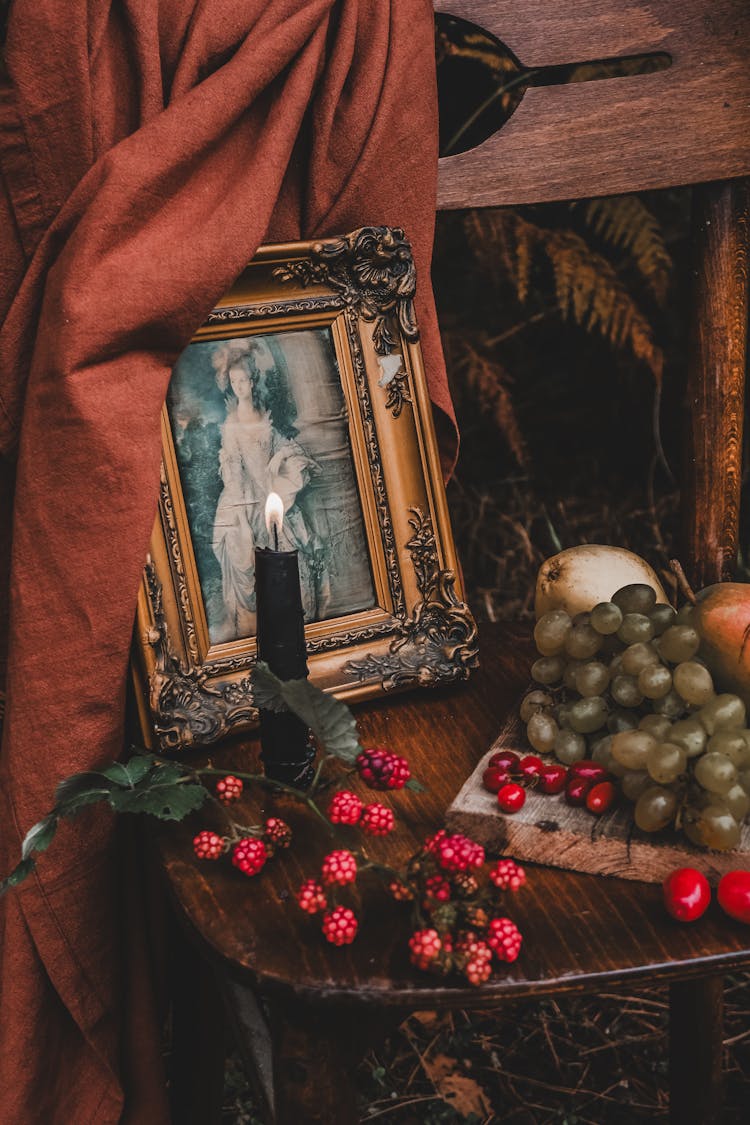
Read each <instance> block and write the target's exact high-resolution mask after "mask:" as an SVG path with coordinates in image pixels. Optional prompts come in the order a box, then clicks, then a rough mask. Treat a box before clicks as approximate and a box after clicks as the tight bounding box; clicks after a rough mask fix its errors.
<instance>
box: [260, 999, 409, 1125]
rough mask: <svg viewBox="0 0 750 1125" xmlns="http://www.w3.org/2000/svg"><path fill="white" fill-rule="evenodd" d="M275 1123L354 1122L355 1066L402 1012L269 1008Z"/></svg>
mask: <svg viewBox="0 0 750 1125" xmlns="http://www.w3.org/2000/svg"><path fill="white" fill-rule="evenodd" d="M268 1007H269V1022H270V1026H271V1035H272V1040H273V1078H274V1102H275V1108H276V1116H275V1125H301V1123H302V1122H304V1123H305V1125H357V1122H358V1121H359V1113H358V1110H357V1098H356V1086H355V1082H354V1078H355V1070H356V1067H357V1066H358V1064H359V1063H360V1062H361V1061H362V1059H363V1058H364V1055H365V1053H366V1051H367V1049H368V1048H369V1047H371V1046H373V1045H376V1044H377V1043H378V1042H379V1041H380V1040H382V1039H384V1038H385V1037H386V1036H387V1035H388V1034H389V1033H390V1032H391V1031H395V1029H396V1028H397V1027H398V1024H399V1023H400V1022H401V1020H402V1019H403V1013H400V1014H399V1013H388V1012H383V1011H382V1010H381V1011H380V1012H374V1013H368V1014H367V1015H366V1016H365V1014H364V1013H363V1012H361V1011H357V1012H353V1011H348V1010H346V1009H343V1010H340V1011H338V1010H335V1009H334V1010H331V1009H328V1008H325V1009H324V1008H320V1007H315V1008H312V1007H308V1006H302V1005H299V1004H279V1003H278V1002H273V1003H271V1004H270V1005H269V1006H268Z"/></svg>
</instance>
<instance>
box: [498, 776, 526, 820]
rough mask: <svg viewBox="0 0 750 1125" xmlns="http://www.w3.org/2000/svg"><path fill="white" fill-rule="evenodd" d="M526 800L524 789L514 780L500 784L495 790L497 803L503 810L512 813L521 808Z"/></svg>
mask: <svg viewBox="0 0 750 1125" xmlns="http://www.w3.org/2000/svg"><path fill="white" fill-rule="evenodd" d="M525 802H526V790H525V789H523V788H522V787H521V786H520V785H516V783H515V782H514V781H511V782H509V783H508V784H507V785H502V786H501V787H500V789H498V791H497V803H498V805H499V806H500V808H501V809H502V810H503V812H506V813H514V812H518V810H519V809H522V808H523V806H524V804H525Z"/></svg>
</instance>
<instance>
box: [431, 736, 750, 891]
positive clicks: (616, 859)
mask: <svg viewBox="0 0 750 1125" xmlns="http://www.w3.org/2000/svg"><path fill="white" fill-rule="evenodd" d="M501 749H502V750H515V751H516V753H518V754H521V755H523V754H530V753H533V751H532V750H531V748H530V747H529V745H528V743H527V741H526V735H525V732H524V730H523V724H522V723H521V720H520V719H519V718H518V717H514V718H512V719H511V720H510V721H509V722H508V724H507V725H506V727H505V728H504V729H503V731H502V732H501V733H500V735H499V737H498V738H497V740H496V742H495V743H494V744H493V745H492V746H491V747H490V749H489V750H488V751H487V753H486V754H485V756H484V757H483V758H482V760H481V762H480V763H479V765H478V766H477V768H476V769H475V770H474V773H473V774H472V775H471V777H469V779H468V781H467V782H466V784H465V785H464V786H463V788H462V789H461V791H460V793H459V794H458V796H457V797H456V799H455V800H454V801H453V804H452V805H451V806H450V808H449V809H448V813H447V818H446V823H447V826H448V828H449V829H450V831H452V832H465V833H466V834H467V835H468V836H471V838H472V839H474V840H477V841H479V843H481V844H484V846H485V848H487V850H488V851H489V852H493V853H497V854H503V855H510V856H513V858H514V859H518V860H526V861H528V862H533V863H544V864H549V865H551V866H553V867H566V868H568V869H570V870H572V871H585V872H587V873H588V874H591V875H617V876H619V877H620V878H622V879H637V880H640V881H641V882H644V883H660V882H661V881H662V879H664V878H665V876H666V875H668V874H669V872H670V871H674V869H675V868H676V867H696V868H698V870H699V871H702V872H703V873H704V874H705V875H706V876H707V877H708V878H709V880H711V881H712V882H714V881H716V880H717V879H719V878H721V876H722V875H724V874H725V873H726V872H727V871H734V870H736V869H738V868H743V869H744V870H750V824H748V823H747V822H745V824H744V826H743V829H742V840H741V844H740V847H739V849H737V850H736V851H733V852H710V851H705V850H703V849H701V848H697V847H694V846H693V845H692V844H691V843H690V842H689V841H688V840H687V839H686V838H685V836H684V835H683V834H682V833H678V832H673V831H664V832H658V833H655V834H654V835H651V834H649V833H647V832H641V831H639V829H637V828H636V827H635V825H634V823H633V817H632V805H631V804H630V803H629V802H626V801H623V803H622V804H621V805H619V806H617V807H615V808H613V809H611V810H610V812H608V813H605V814H604V815H603V816H599V817H596V816H593V815H592V814H591V813H589V812H588V811H587V810H586V809H580V808H572V807H571V806H570V805H568V804H567V803H566V801H565V797H564V795H563V794H558V795H557V796H554V797H553V796H545V795H544V794H542V793H534V792H531V791H530V792H528V793H527V796H526V803H525V804H524V806H523V808H522V809H521V810H520V811H519V812H517V813H513V814H507V813H503V812H501V811H500V809H499V808H498V804H497V798H496V796H495V794H494V793H488V791H487V790H486V789H485V788H484V786H483V785H482V773H483V772H484V770H485V768H486V766H487V760H488V758H489V757H490V755H491V754H493V753H494V752H495V751H496V750H501Z"/></svg>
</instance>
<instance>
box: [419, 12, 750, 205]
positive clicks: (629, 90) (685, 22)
mask: <svg viewBox="0 0 750 1125" xmlns="http://www.w3.org/2000/svg"><path fill="white" fill-rule="evenodd" d="M434 6H435V9H436V10H437V11H439V12H445V13H448V14H450V15H453V16H458V17H461V18H462V19H466V20H469V21H470V22H472V23H476V24H478V25H479V26H480V27H483V28H484V29H485V30H486V31H488V32H491V33H492V34H493V35H495V36H496V37H497V38H498V39H500V40H501V42H503V43H504V44H505V45H506V46H507V47H509V48H510V49H511V51H512V52H513V53H514V54H515V56H516V58H518V59H519V60H520V62H521V63H522V64H523V65H524V66H529V67H530V66H551V65H556V64H562V63H575V62H584V61H589V60H596V59H602V58H611V57H621V56H627V55H639V54H646V53H649V52H656V51H660V52H666V53H667V54H669V55H670V56H671V58H672V65H671V67H670V68H669V69H668V70H663V71H660V72H658V73H652V74H642V75H637V76H633V77H622V78H613V79H606V80H603V81H599V82H583V83H572V84H567V85H562V86H549V87H540V88H532V89H529V90H527V91H526V94H525V96H524V98H523V100H522V102H521V104H520V105H519V106H518V108H517V110H516V112H515V113H514V114H513V116H512V117H511V118H510V120H509V121H508V122H507V123H506V124H505V125H503V127H502V128H501V129H500V130H499V132H497V133H495V134H494V135H493V136H492V137H490V138H489V139H488V140H486V141H484V142H483V143H482V144H481V145H478V146H477V147H476V148H474V149H471V150H470V151H468V152H465V153H459V154H457V155H455V156H449V157H445V158H444V159H443V160H441V162H440V177H439V186H438V199H439V204H438V205H439V207H440V208H443V209H451V208H459V207H487V206H498V205H504V204H510V203H533V202H541V201H545V200H553V199H572V198H580V197H582V196H595V195H613V194H618V193H621V192H629V191H640V190H645V189H648V188H662V187H668V186H672V185H675V184H690V183H700V182H704V181H708V180H718V179H731V178H733V177H736V176H743V175H746V174H747V173H748V172H750V66H748V59H749V57H750V4H748V3H747V2H746V0H713V2H710V0H556V2H555V3H554V4H553V3H549V0H435V5H434Z"/></svg>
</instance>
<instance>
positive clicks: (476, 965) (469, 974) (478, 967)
mask: <svg viewBox="0 0 750 1125" xmlns="http://www.w3.org/2000/svg"><path fill="white" fill-rule="evenodd" d="M464 976H465V977H466V979H467V981H468V982H469V984H473V985H474V986H475V987H477V988H478V987H479V985H480V984H484V982H485V981H487V980H489V979H490V977H491V976H492V962H491V961H487V960H484V959H483V958H480V957H470V958H469V960H468V961H467V962H466V964H465V965H464Z"/></svg>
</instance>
